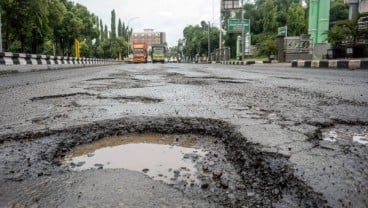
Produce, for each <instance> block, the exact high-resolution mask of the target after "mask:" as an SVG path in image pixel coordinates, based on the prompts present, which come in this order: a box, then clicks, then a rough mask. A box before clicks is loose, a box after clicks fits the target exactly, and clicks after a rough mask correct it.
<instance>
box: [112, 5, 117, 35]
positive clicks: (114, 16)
mask: <svg viewBox="0 0 368 208" xmlns="http://www.w3.org/2000/svg"><path fill="white" fill-rule="evenodd" d="M115 21H116V14H115V9H113V10H112V11H111V38H116V22H115Z"/></svg>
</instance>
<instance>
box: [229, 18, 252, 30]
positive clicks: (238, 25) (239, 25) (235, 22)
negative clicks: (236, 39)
mask: <svg viewBox="0 0 368 208" xmlns="http://www.w3.org/2000/svg"><path fill="white" fill-rule="evenodd" d="M242 30H244V32H250V21H249V19H244V20H243V22H242V20H239V19H230V20H229V24H228V30H227V31H228V32H229V33H241V32H242Z"/></svg>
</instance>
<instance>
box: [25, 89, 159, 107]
mask: <svg viewBox="0 0 368 208" xmlns="http://www.w3.org/2000/svg"><path fill="white" fill-rule="evenodd" d="M96 98H97V99H96ZM30 100H31V101H33V102H34V101H38V102H41V103H44V104H53V105H56V106H58V107H81V106H110V105H111V104H112V103H111V100H115V101H117V102H118V103H143V104H150V103H159V102H162V101H163V100H161V99H156V98H150V97H144V96H102V95H97V94H91V93H84V92H79V93H70V94H61V95H50V96H43V97H33V98H31V99H30Z"/></svg>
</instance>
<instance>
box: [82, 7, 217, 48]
mask: <svg viewBox="0 0 368 208" xmlns="http://www.w3.org/2000/svg"><path fill="white" fill-rule="evenodd" d="M75 2H76V3H80V4H83V5H84V6H86V7H87V8H88V10H89V11H91V12H93V13H95V14H96V15H97V16H98V17H100V18H102V21H103V23H104V24H106V25H108V27H110V21H111V10H113V9H115V11H116V15H117V21H118V18H121V20H122V21H123V22H125V23H126V24H128V23H129V25H130V26H131V27H132V28H133V30H134V31H136V32H140V31H143V29H148V28H149V29H154V30H155V31H157V32H166V36H167V42H168V44H169V45H170V46H173V45H176V44H177V41H178V40H179V38H182V36H183V34H182V33H183V30H184V28H185V27H186V26H188V25H195V24H199V23H200V22H201V21H202V20H205V21H211V22H212V21H213V20H214V22H215V25H217V26H218V24H219V15H220V14H219V13H220V12H219V10H220V0H155V1H152V0H105V1H101V0H75Z"/></svg>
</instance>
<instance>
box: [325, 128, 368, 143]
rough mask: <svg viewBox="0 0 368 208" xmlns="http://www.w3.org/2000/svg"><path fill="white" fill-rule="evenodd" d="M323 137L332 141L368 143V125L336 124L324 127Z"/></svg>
mask: <svg viewBox="0 0 368 208" xmlns="http://www.w3.org/2000/svg"><path fill="white" fill-rule="evenodd" d="M322 139H323V140H325V141H330V142H336V141H346V142H355V143H359V144H364V145H368V127H367V126H347V125H336V126H334V127H331V128H326V129H323V130H322Z"/></svg>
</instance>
